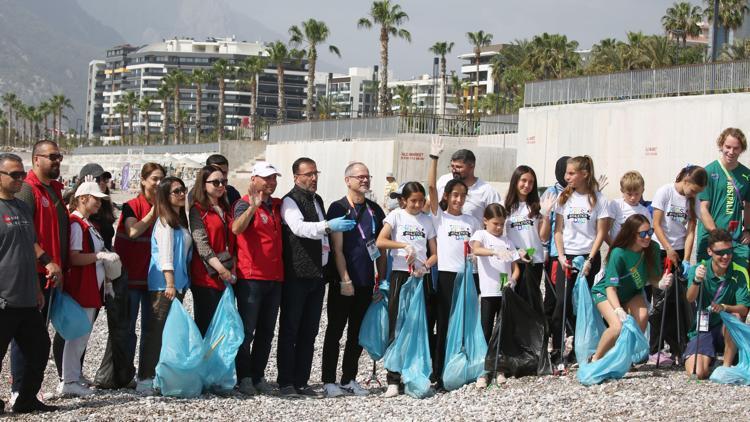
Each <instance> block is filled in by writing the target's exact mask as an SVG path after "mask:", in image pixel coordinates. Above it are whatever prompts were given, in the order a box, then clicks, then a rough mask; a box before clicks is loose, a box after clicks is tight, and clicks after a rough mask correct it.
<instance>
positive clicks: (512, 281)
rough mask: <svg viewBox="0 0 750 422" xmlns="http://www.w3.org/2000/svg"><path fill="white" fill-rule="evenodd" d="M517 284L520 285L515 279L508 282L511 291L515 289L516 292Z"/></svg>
mask: <svg viewBox="0 0 750 422" xmlns="http://www.w3.org/2000/svg"><path fill="white" fill-rule="evenodd" d="M516 284H518V281H517V280H515V279H513V278H510V279H509V280H508V285H509V286H510V288H511V289H514V290H515V288H516Z"/></svg>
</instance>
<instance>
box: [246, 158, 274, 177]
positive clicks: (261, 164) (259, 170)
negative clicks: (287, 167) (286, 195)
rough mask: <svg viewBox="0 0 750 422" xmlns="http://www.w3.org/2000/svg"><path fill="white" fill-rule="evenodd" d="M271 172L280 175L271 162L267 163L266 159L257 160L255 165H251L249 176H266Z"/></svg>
mask: <svg viewBox="0 0 750 422" xmlns="http://www.w3.org/2000/svg"><path fill="white" fill-rule="evenodd" d="M273 174H276V175H278V176H279V177H281V173H280V172H279V170H278V169H277V168H276V167H274V165H273V164H271V163H269V162H268V161H258V162H257V163H255V165H253V171H252V173H251V176H260V177H268V176H271V175H273Z"/></svg>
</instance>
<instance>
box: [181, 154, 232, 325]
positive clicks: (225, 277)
mask: <svg viewBox="0 0 750 422" xmlns="http://www.w3.org/2000/svg"><path fill="white" fill-rule="evenodd" d="M227 183H228V180H227V179H225V178H224V173H223V172H222V171H221V168H219V167H217V166H215V165H209V166H205V167H203V168H202V169H201V171H200V172H199V173H198V176H197V177H196V180H195V186H194V187H193V191H192V198H193V202H192V204H191V206H190V210H189V212H188V225H189V226H190V233H191V235H192V236H193V243H194V245H195V248H193V259H192V261H190V284H191V286H190V290H191V291H192V293H193V312H194V318H195V324H196V325H197V326H198V329H199V330H200V332H201V334H203V335H205V334H206V330H208V325H209V324H210V323H211V318H213V316H214V312H215V311H216V306H217V305H218V304H219V300H220V299H221V295H222V293H223V291H224V282H225V281H226V282H230V283H232V284H234V282H235V280H236V278H235V276H234V274H233V272H234V254H235V238H234V235H233V234H232V233H231V227H232V216H231V213H230V212H229V202H228V200H227V189H226V188H227Z"/></svg>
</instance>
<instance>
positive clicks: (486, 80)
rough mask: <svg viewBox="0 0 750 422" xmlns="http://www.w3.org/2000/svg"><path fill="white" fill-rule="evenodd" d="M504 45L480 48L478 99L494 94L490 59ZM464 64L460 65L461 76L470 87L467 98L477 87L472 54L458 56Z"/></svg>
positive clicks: (474, 57)
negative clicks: (489, 93) (490, 93)
mask: <svg viewBox="0 0 750 422" xmlns="http://www.w3.org/2000/svg"><path fill="white" fill-rule="evenodd" d="M503 46H504V44H492V45H488V46H486V47H482V49H481V50H480V53H479V98H482V97H484V96H485V95H486V94H487V93H488V92H495V81H493V80H492V66H491V65H490V64H491V61H492V57H493V56H495V54H497V53H498V52H499V51H500V50H502V49H503ZM458 58H459V59H461V60H463V61H464V62H463V63H462V64H461V74H462V75H463V76H464V80H466V81H468V82H469V83H470V86H471V88H472V89H471V92H469V96H470V97H473V96H474V95H475V94H474V92H475V90H474V87H476V86H477V82H476V81H477V63H476V55H475V54H474V52H473V51H472V52H470V53H464V54H461V55H460V56H458Z"/></svg>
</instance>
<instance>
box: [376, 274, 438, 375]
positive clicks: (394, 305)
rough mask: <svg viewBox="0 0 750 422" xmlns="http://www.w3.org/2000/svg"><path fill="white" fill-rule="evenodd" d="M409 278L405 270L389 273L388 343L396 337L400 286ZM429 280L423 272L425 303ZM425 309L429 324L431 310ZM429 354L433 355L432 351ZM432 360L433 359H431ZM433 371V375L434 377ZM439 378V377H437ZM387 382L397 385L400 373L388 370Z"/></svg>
mask: <svg viewBox="0 0 750 422" xmlns="http://www.w3.org/2000/svg"><path fill="white" fill-rule="evenodd" d="M408 279H409V273H408V272H406V271H393V272H392V273H391V279H390V287H389V289H390V290H389V292H388V343H389V344H390V343H392V342H393V340H394V339H395V338H396V321H398V302H399V298H400V297H401V287H402V286H403V285H404V284H406V281H407V280H408ZM431 285H432V283H431V281H430V274H425V276H424V281H423V282H422V286H423V287H424V295H425V303H426V304H427V303H430V296H431V294H432V292H431V290H432V288H431ZM426 308H427V309H425V311H426V312H427V321H428V325H429V321H430V320H431V317H432V315H431V314H432V313H433V310H432V309H431V308H430V306H427V307H426ZM428 335H429V336H430V337H432V333H430V331H429V330H428ZM433 341H434V340H432V341H431V342H430V343H431V344H432V342H433ZM431 354H432V355H433V356H434V353H432V350H431ZM433 362H434V359H433ZM435 376H436V375H435V373H434V372H433V377H435ZM438 378H439V377H438ZM387 380H388V384H389V385H394V384H395V385H398V384H400V383H401V374H400V373H398V372H393V371H388V376H387Z"/></svg>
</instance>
